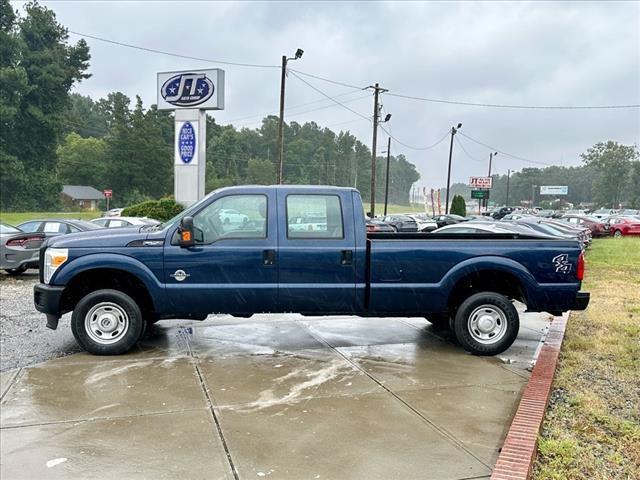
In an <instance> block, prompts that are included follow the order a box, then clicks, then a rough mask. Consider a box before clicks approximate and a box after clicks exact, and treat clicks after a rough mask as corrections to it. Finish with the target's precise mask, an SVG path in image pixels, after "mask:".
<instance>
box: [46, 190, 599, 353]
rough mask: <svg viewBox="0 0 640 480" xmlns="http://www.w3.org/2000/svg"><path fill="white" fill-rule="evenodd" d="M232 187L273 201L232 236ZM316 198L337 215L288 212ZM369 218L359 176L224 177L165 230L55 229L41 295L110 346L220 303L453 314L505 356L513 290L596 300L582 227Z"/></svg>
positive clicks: (245, 310)
mask: <svg viewBox="0 0 640 480" xmlns="http://www.w3.org/2000/svg"><path fill="white" fill-rule="evenodd" d="M232 197H236V198H239V199H246V198H248V197H251V198H252V201H251V202H247V203H250V204H251V205H252V206H253V207H255V206H256V202H257V203H259V204H260V205H261V206H264V207H265V208H264V211H265V212H267V214H266V215H265V222H264V224H263V225H262V227H260V228H256V229H255V230H246V231H244V233H245V235H243V236H232V237H228V236H225V234H224V232H220V231H218V230H217V229H216V228H214V227H215V226H214V225H212V224H210V222H208V220H207V219H208V216H209V215H210V214H211V212H215V211H217V209H219V208H220V204H221V203H223V202H228V201H229V199H231V198H232ZM310 197H312V198H313V199H315V200H318V199H320V201H321V202H322V204H323V205H324V210H325V211H324V212H323V213H324V216H325V217H326V218H327V221H328V224H329V225H331V228H328V229H327V230H326V231H325V232H292V231H290V230H289V228H288V225H289V224H290V222H289V220H290V218H289V213H290V212H296V211H299V210H300V209H301V208H304V206H305V205H308V204H309V199H310ZM237 203H238V204H240V203H244V202H237ZM267 203H268V204H269V205H273V207H270V208H269V209H266V205H267ZM253 207H252V208H253ZM260 208H262V207H260ZM250 210H251V209H250V208H249V207H247V209H246V211H245V210H244V209H243V211H242V213H245V214H247V215H249V214H250V213H252V212H250ZM364 226H365V219H364V214H363V206H362V199H361V198H360V195H359V193H358V191H357V190H355V189H352V188H343V187H342V188H341V187H319V186H292V185H278V186H271V187H268V186H246V187H241V186H238V187H228V188H222V189H219V190H216V191H214V192H212V193H211V194H209V195H207V196H206V197H204V198H203V199H202V200H200V201H199V202H197V203H195V204H194V205H192V206H191V207H189V208H188V209H186V210H185V211H184V212H182V213H181V214H180V215H178V216H177V218H174V219H173V220H171V221H168V222H166V223H164V224H162V227H161V228H159V229H157V230H156V229H154V230H146V229H145V230H142V231H141V230H134V229H126V230H123V231H115V230H111V229H103V230H101V231H99V232H96V234H95V235H69V236H62V237H58V238H54V239H51V240H49V241H48V242H49V243H48V245H47V248H46V250H45V251H44V258H43V260H42V261H43V265H44V268H43V271H42V272H41V279H40V280H41V283H39V284H37V285H35V287H34V302H35V305H36V308H37V309H38V311H40V312H43V313H45V314H46V317H47V326H48V327H49V328H52V329H56V328H57V327H58V321H59V319H60V317H61V315H63V314H64V313H65V312H73V313H72V315H71V330H72V332H73V335H74V337H75V338H76V340H77V341H78V343H79V344H80V345H81V346H82V348H84V349H85V350H87V351H89V352H91V353H93V354H98V355H117V354H122V353H125V352H127V351H129V350H130V349H131V348H133V346H134V345H135V344H136V343H137V342H138V340H139V339H140V338H141V337H142V335H144V331H145V327H146V325H147V324H148V323H152V322H154V321H157V320H159V319H181V318H191V319H194V320H203V319H205V318H206V317H207V315H208V314H209V313H211V312H217V313H228V314H237V315H242V316H247V315H252V314H254V313H258V312H260V313H282V312H299V313H303V314H307V315H354V314H355V315H360V316H364V317H368V316H371V317H381V316H382V317H384V316H393V317H398V316H407V317H414V316H420V317H427V318H429V320H430V321H432V322H434V323H441V324H446V325H449V323H450V320H449V317H452V319H451V324H452V330H453V334H454V336H455V338H456V339H457V341H458V342H459V344H460V345H461V346H462V347H463V348H465V349H466V350H467V351H469V352H471V353H473V354H476V355H495V354H498V353H501V352H503V351H504V350H506V349H507V348H509V347H510V346H511V345H512V344H513V342H514V340H515V339H516V337H517V335H518V329H519V317H518V311H517V310H516V308H515V306H514V305H513V303H512V302H513V300H517V301H520V302H522V303H524V304H525V305H526V308H527V311H529V312H542V311H544V312H549V313H551V314H552V315H559V314H560V313H561V312H564V311H567V310H584V309H585V308H586V307H587V305H588V303H589V294H588V293H587V292H581V291H580V288H581V282H582V279H583V274H584V255H583V252H582V250H581V247H580V245H579V243H578V242H576V241H575V240H563V239H541V238H539V237H537V236H528V235H517V236H516V237H515V238H514V235H512V234H483V235H482V236H481V237H480V236H478V235H476V236H475V237H474V236H473V235H472V236H471V238H466V237H465V238H460V239H459V240H456V241H455V242H454V241H451V239H450V238H439V236H438V235H437V234H428V235H412V236H410V237H415V238H407V236H405V235H388V234H376V233H369V234H366V232H365V228H364ZM479 244H481V245H482V246H481V247H480V246H479ZM157 246H162V248H157ZM194 247H195V248H194ZM105 268H109V269H110V272H111V273H110V274H109V275H105V274H104V269H105Z"/></svg>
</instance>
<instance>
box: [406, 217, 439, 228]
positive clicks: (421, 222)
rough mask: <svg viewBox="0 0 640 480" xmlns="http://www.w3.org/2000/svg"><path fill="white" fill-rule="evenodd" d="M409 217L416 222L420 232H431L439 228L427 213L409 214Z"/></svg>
mask: <svg viewBox="0 0 640 480" xmlns="http://www.w3.org/2000/svg"><path fill="white" fill-rule="evenodd" d="M407 216H408V217H410V218H413V219H414V220H415V221H416V224H417V226H418V231H419V232H431V231H433V230H435V229H436V228H438V224H437V223H436V222H435V221H434V220H433V219H432V218H431V217H430V216H429V215H427V214H426V213H407Z"/></svg>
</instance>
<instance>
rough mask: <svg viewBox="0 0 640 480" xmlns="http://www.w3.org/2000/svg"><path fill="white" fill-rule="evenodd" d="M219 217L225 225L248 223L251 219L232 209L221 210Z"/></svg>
mask: <svg viewBox="0 0 640 480" xmlns="http://www.w3.org/2000/svg"><path fill="white" fill-rule="evenodd" d="M218 217H219V218H220V221H221V222H222V223H225V224H229V223H246V222H248V221H249V217H248V216H247V215H245V214H243V213H240V212H238V211H237V210H233V209H231V208H226V209H222V210H220V212H219V213H218Z"/></svg>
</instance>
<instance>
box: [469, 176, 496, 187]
mask: <svg viewBox="0 0 640 480" xmlns="http://www.w3.org/2000/svg"><path fill="white" fill-rule="evenodd" d="M492 184H493V179H492V178H491V177H469V186H470V187H472V188H491V186H492Z"/></svg>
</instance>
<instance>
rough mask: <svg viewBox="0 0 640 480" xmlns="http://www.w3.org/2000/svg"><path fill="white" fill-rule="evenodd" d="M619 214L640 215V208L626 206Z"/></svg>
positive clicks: (627, 215) (626, 215)
mask: <svg viewBox="0 0 640 480" xmlns="http://www.w3.org/2000/svg"><path fill="white" fill-rule="evenodd" d="M618 215H621V216H623V217H634V216H636V215H640V210H636V209H634V208H625V209H624V210H620V211H619V212H618Z"/></svg>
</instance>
